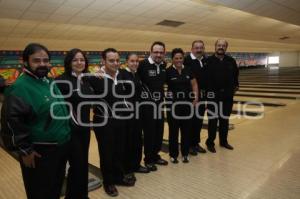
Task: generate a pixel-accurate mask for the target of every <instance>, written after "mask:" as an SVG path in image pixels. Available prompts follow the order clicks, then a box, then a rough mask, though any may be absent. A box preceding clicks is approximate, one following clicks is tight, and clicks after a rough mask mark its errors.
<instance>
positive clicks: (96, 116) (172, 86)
mask: <svg viewBox="0 0 300 199" xmlns="http://www.w3.org/2000/svg"><path fill="white" fill-rule="evenodd" d="M227 47H228V43H227V41H226V40H223V39H219V40H217V41H216V43H215V53H214V54H213V55H211V56H210V57H206V55H205V46H204V42H203V41H201V40H196V41H194V42H193V43H192V48H191V53H190V54H188V55H186V56H185V53H184V52H183V50H182V49H180V48H175V49H173V50H172V52H171V58H172V63H171V65H170V66H168V67H167V66H166V64H167V63H166V62H165V59H164V58H165V54H166V47H165V44H164V43H163V42H160V41H157V42H154V43H153V44H152V45H151V48H150V56H149V57H148V58H146V59H145V60H143V61H139V57H138V55H137V54H134V53H130V54H128V55H127V58H126V67H125V68H120V55H119V53H118V51H117V50H116V49H114V48H107V49H105V50H104V51H103V52H102V66H101V68H99V70H98V71H97V72H96V73H95V74H91V73H89V71H88V59H87V57H86V55H85V53H84V52H83V51H82V50H80V49H72V50H70V51H69V52H68V53H67V55H66V57H65V61H64V67H65V71H64V73H63V74H62V75H61V76H59V77H58V78H56V79H55V80H52V79H50V78H48V77H47V74H48V72H49V69H50V58H51V57H50V53H49V51H48V49H47V48H46V47H45V46H43V45H41V44H35V43H33V44H29V45H28V46H27V47H26V48H25V50H24V52H23V62H24V73H23V75H21V76H20V77H19V78H18V79H17V81H16V82H15V83H14V84H13V85H11V86H10V87H9V88H7V89H6V91H5V100H4V103H3V106H2V113H1V125H2V130H1V137H2V139H3V142H4V144H5V146H6V148H7V149H8V150H11V151H14V152H17V153H18V155H19V157H20V165H21V170H22V176H23V181H24V185H25V190H26V194H27V197H28V198H29V199H40V198H43V199H47V198H48V199H58V198H59V196H60V192H61V187H62V183H63V179H64V176H65V169H66V162H67V161H68V162H69V165H70V167H69V169H68V172H67V173H68V176H67V188H66V195H65V198H66V199H69V198H70V199H87V198H88V151H89V143H90V132H91V130H92V129H93V130H94V132H95V135H96V139H97V143H98V150H99V155H100V167H101V173H102V176H103V187H104V190H105V192H106V193H107V194H108V195H110V196H117V195H118V190H117V188H116V186H134V185H135V182H136V180H137V179H136V177H135V175H134V173H136V172H138V173H149V172H153V171H156V170H157V165H168V161H167V160H165V159H163V158H162V157H161V156H160V154H159V153H160V151H161V147H162V142H163V134H164V122H165V114H164V113H165V112H166V116H167V122H168V124H169V155H170V161H171V162H172V163H178V162H179V161H178V156H179V146H178V145H179V144H178V137H179V131H180V133H181V141H180V143H181V147H180V149H181V154H182V161H183V162H184V163H188V162H189V154H191V155H197V154H198V153H205V152H206V151H205V149H204V148H202V147H201V146H200V131H201V129H202V124H203V116H204V115H205V111H206V110H207V115H208V139H207V140H206V145H207V149H208V150H209V151H210V152H212V153H215V152H216V150H215V147H214V140H215V138H216V132H217V128H219V138H220V145H221V146H222V147H225V148H227V149H231V150H232V149H233V147H232V146H231V145H229V143H228V140H227V137H228V121H229V116H230V114H231V110H232V106H233V96H234V93H235V91H236V90H237V89H238V67H237V65H236V62H235V60H234V59H233V58H232V57H230V56H228V55H226V50H227ZM165 85H167V86H168V89H167V92H166V91H165ZM91 109H93V118H92V119H91V117H90V110H91ZM218 123H219V127H218ZM143 146H144V166H142V165H141V161H142V153H143Z"/></svg>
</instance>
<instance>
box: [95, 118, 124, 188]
mask: <svg viewBox="0 0 300 199" xmlns="http://www.w3.org/2000/svg"><path fill="white" fill-rule="evenodd" d="M94 121H96V122H97V120H94ZM95 134H96V139H97V142H98V150H99V154H100V167H101V172H102V177H103V184H105V185H114V184H116V183H118V182H120V181H121V180H123V178H124V168H123V161H122V159H123V157H124V153H126V151H125V147H124V145H125V135H126V131H125V121H124V120H117V119H111V118H110V119H109V120H108V123H107V124H106V125H105V126H103V127H96V128H95Z"/></svg>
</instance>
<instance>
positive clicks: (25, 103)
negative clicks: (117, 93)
mask: <svg viewBox="0 0 300 199" xmlns="http://www.w3.org/2000/svg"><path fill="white" fill-rule="evenodd" d="M23 62H24V66H25V68H24V73H23V74H22V75H21V76H20V77H19V78H18V79H17V81H16V82H15V83H14V84H13V85H12V86H10V87H9V88H8V89H6V91H5V99H4V103H3V106H2V111H1V126H2V129H1V136H2V139H3V141H4V145H5V146H6V148H7V149H8V150H10V151H13V152H16V153H18V155H19V157H20V165H21V170H22V176H23V181H24V185H25V190H26V194H27V198H29V199H41V198H43V199H59V196H60V191H61V187H62V183H63V179H64V175H65V166H66V161H67V155H68V150H69V149H68V143H69V140H70V127H69V113H68V110H67V107H66V104H65V102H64V100H63V98H62V96H61V93H60V91H59V89H58V88H57V86H56V85H55V84H54V83H53V82H52V80H51V79H49V78H48V77H47V74H48V72H49V69H50V55H49V51H48V50H47V48H46V47H44V46H42V45H40V44H29V45H28V46H27V47H26V48H25V50H24V52H23Z"/></svg>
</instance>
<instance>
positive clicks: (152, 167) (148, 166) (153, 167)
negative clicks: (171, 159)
mask: <svg viewBox="0 0 300 199" xmlns="http://www.w3.org/2000/svg"><path fill="white" fill-rule="evenodd" d="M145 166H146V168H147V169H148V171H157V167H156V166H155V165H154V164H145Z"/></svg>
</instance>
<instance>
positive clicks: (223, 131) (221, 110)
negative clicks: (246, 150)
mask: <svg viewBox="0 0 300 199" xmlns="http://www.w3.org/2000/svg"><path fill="white" fill-rule="evenodd" d="M227 47H228V42H227V41H226V40H224V39H218V40H217V41H216V43H215V54H214V55H212V56H210V57H209V58H208V62H207V64H208V68H209V72H208V73H209V76H208V77H209V94H208V100H209V102H210V103H209V104H208V105H207V107H208V116H209V123H208V139H207V140H206V145H207V149H208V150H209V151H210V152H212V153H215V152H216V150H215V147H214V145H215V144H214V140H215V138H216V133H217V125H218V122H219V141H220V146H221V147H224V148H226V149H229V150H233V147H232V146H231V145H229V144H228V141H227V136H228V125H229V117H230V114H231V111H232V106H233V96H234V93H235V92H236V91H237V90H238V88H239V81H238V75H239V70H238V67H237V64H236V61H235V59H233V58H232V57H230V56H228V55H226V54H225V53H226V50H227Z"/></svg>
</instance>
